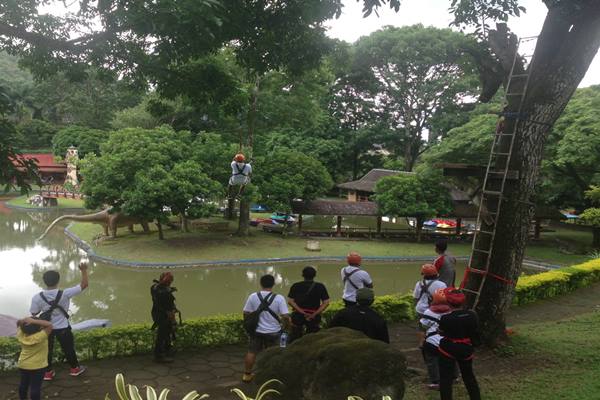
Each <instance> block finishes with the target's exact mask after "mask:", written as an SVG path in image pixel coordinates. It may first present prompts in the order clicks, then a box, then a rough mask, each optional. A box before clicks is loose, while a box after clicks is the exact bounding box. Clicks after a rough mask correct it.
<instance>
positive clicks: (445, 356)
mask: <svg viewBox="0 0 600 400" xmlns="http://www.w3.org/2000/svg"><path fill="white" fill-rule="evenodd" d="M444 294H445V295H446V302H447V303H448V305H449V306H450V308H451V310H450V312H449V313H448V314H445V315H443V316H442V317H441V318H440V323H439V328H438V330H439V333H440V335H441V339H440V344H439V347H438V349H439V352H440V357H439V368H440V395H441V399H442V400H452V381H453V378H454V370H455V368H456V364H458V367H459V368H460V374H461V376H462V379H463V382H464V384H465V387H466V388H467V392H468V393H469V399H470V400H480V399H481V394H480V391H479V385H478V384H477V379H476V378H475V374H473V355H474V354H473V353H474V344H476V343H478V342H479V333H478V322H477V314H475V313H474V312H473V311H471V310H464V309H463V307H464V303H465V295H464V293H462V292H461V291H460V290H457V289H456V288H452V287H450V288H447V289H444Z"/></svg>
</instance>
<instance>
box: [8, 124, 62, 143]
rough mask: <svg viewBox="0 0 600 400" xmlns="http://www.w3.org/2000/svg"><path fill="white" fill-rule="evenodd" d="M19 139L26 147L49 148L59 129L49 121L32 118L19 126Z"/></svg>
mask: <svg viewBox="0 0 600 400" xmlns="http://www.w3.org/2000/svg"><path fill="white" fill-rule="evenodd" d="M17 131H18V135H19V141H20V143H21V146H22V147H23V148H26V149H48V148H50V147H51V146H52V138H53V137H54V135H56V132H57V131H58V129H57V128H56V126H54V125H52V124H51V123H49V122H46V121H43V120H40V119H32V120H30V121H27V122H24V123H22V124H20V125H18V126H17Z"/></svg>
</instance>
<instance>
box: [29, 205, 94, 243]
mask: <svg viewBox="0 0 600 400" xmlns="http://www.w3.org/2000/svg"><path fill="white" fill-rule="evenodd" d="M103 213H104V211H100V212H98V213H95V214H87V215H74V214H68V215H63V216H60V217H58V218H56V219H55V220H54V221H52V223H51V224H50V226H48V227H47V228H46V230H45V231H44V233H42V235H41V236H40V237H39V238H38V239H37V240H38V241H41V240H44V238H45V237H46V235H48V232H50V231H51V230H52V228H54V226H55V225H56V224H58V223H59V222H60V221H64V220H71V221H88V222H94V221H96V219H97V217H99V216H100V215H101V214H103Z"/></svg>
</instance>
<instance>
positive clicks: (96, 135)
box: [52, 125, 109, 158]
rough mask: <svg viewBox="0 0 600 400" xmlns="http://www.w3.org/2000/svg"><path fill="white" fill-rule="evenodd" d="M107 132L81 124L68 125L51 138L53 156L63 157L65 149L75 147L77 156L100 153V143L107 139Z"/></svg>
mask: <svg viewBox="0 0 600 400" xmlns="http://www.w3.org/2000/svg"><path fill="white" fill-rule="evenodd" d="M108 135H109V133H108V132H107V131H102V130H99V129H91V128H85V127H82V126H76V125H72V126H68V127H66V128H63V129H61V130H59V131H58V133H56V135H54V137H53V138H52V152H53V153H54V155H55V156H58V157H64V156H65V154H66V153H67V149H68V148H69V147H71V146H75V147H77V150H78V152H79V157H80V158H83V157H85V156H86V155H87V154H92V153H93V154H96V155H99V154H100V145H101V144H102V143H104V142H105V141H107V140H108Z"/></svg>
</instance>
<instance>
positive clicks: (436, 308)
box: [419, 289, 451, 390]
mask: <svg viewBox="0 0 600 400" xmlns="http://www.w3.org/2000/svg"><path fill="white" fill-rule="evenodd" d="M450 311H451V310H450V306H449V305H448V304H447V303H446V295H445V294H444V289H438V290H436V292H435V293H434V294H433V300H432V301H431V306H430V307H429V308H428V309H427V310H425V312H424V313H423V315H422V316H421V319H420V320H419V322H420V324H421V327H422V328H423V330H425V332H426V333H425V340H424V342H423V345H422V346H421V353H422V355H423V361H425V365H426V366H427V373H428V375H429V384H428V385H427V387H428V388H429V389H432V390H439V388H440V367H439V358H440V353H439V350H438V348H439V345H440V340H441V339H442V337H441V336H440V334H439V333H438V326H439V323H440V318H441V317H442V316H443V315H445V314H447V313H449V312H450Z"/></svg>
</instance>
